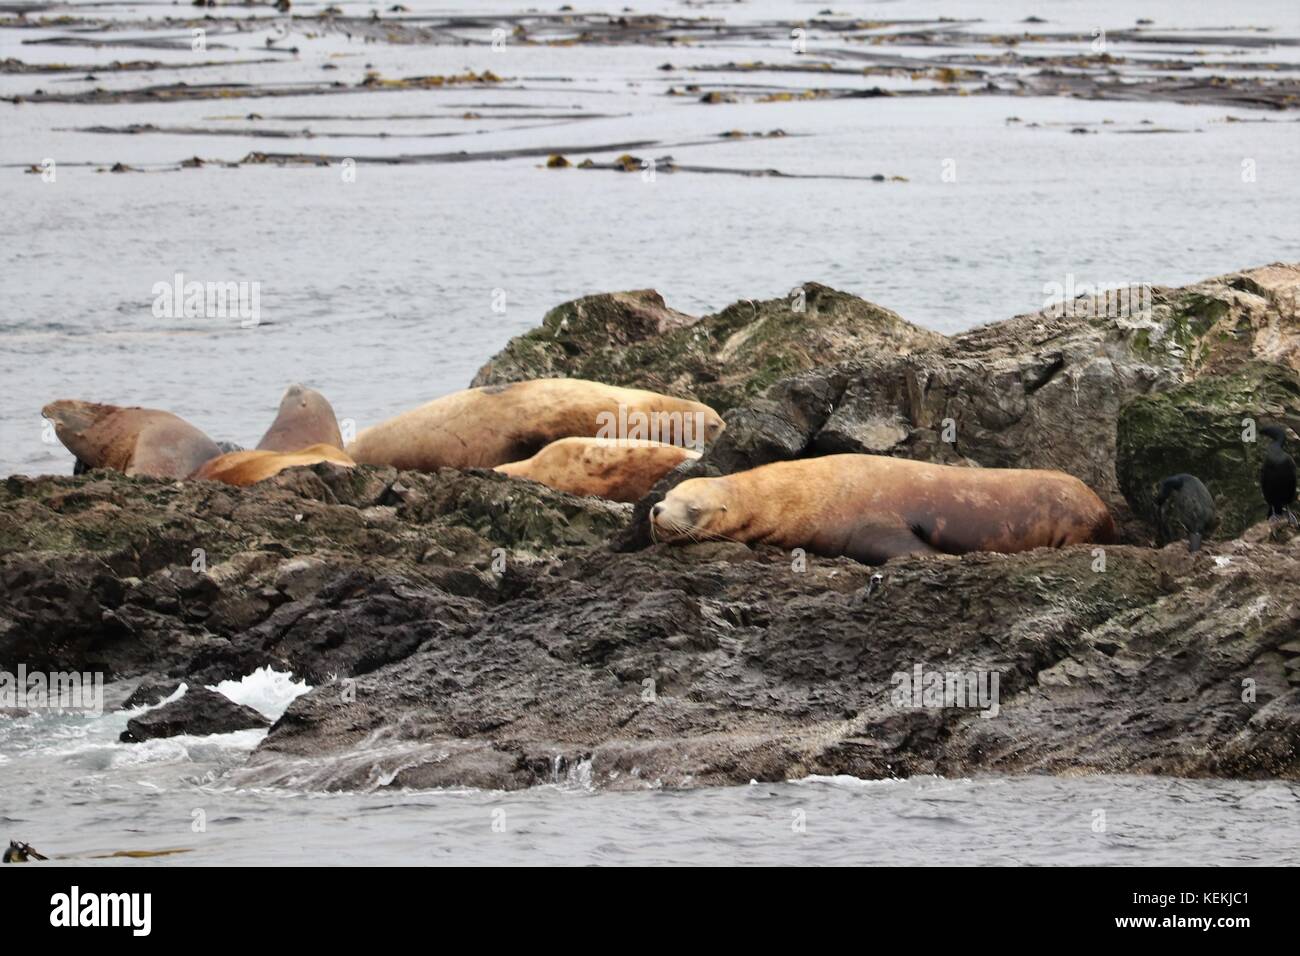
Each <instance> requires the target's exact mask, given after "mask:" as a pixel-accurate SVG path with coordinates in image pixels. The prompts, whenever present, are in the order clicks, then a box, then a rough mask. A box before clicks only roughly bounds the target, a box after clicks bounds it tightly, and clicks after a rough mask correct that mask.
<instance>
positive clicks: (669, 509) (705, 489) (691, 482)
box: [650, 478, 730, 541]
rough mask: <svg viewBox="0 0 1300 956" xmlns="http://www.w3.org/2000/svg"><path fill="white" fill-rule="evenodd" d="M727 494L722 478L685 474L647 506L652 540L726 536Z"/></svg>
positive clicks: (700, 538) (728, 501)
mask: <svg viewBox="0 0 1300 956" xmlns="http://www.w3.org/2000/svg"><path fill="white" fill-rule="evenodd" d="M729 504H730V495H729V494H728V490H727V483H726V481H725V480H724V479H721V478H688V479H687V480H686V481H683V482H682V483H681V484H680V485H678V486H677V487H676V488H674V489H673V490H672V491H670V492H668V494H667V495H665V496H664V500H663V501H661V502H659V503H658V504H657V505H655V506H654V507H653V508H651V509H650V537H651V538H652V539H654V540H655V541H676V540H679V539H681V538H688V539H690V540H693V541H701V540H704V539H707V538H725V537H727V533H726V532H727V529H728V527H729V519H730V512H729V507H728V506H729Z"/></svg>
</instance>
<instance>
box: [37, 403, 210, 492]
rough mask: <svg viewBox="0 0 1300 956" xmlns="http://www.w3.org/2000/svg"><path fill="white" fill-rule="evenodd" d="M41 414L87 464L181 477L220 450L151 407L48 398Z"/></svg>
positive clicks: (184, 423) (189, 427)
mask: <svg viewBox="0 0 1300 956" xmlns="http://www.w3.org/2000/svg"><path fill="white" fill-rule="evenodd" d="M41 414H42V415H44V416H45V417H46V418H48V419H49V420H50V421H52V422H54V431H55V433H56V434H57V435H58V436H59V441H61V442H63V444H64V445H65V446H66V447H67V449H68V450H69V451H70V452H72V453H73V454H74V455H76V456H77V458H78V459H79V460H80V461H82V462H84V463H85V464H86V465H87V466H89V467H91V468H115V469H117V470H118V471H124V472H126V473H127V474H128V475H150V476H152V477H155V478H185V477H187V476H188V475H189V474H191V473H192V472H193V471H194V469H196V468H198V467H199V466H200V465H202V464H203V463H204V462H205V461H209V460H211V459H213V458H216V457H217V456H218V455H220V454H221V449H220V448H218V447H217V444H216V442H214V441H213V440H212V439H211V438H209V437H208V436H207V435H205V434H203V432H201V431H199V429H197V428H195V427H194V426H193V425H191V424H190V423H189V422H187V421H185V420H184V419H183V418H179V417H177V416H176V415H173V414H172V413H171V412H164V411H159V410H158V409H155V408H136V407H129V408H126V407H123V406H121V405H100V404H97V403H95V402H79V401H74V400H65V401H58V402H51V403H50V404H48V405H46V406H45V407H44V408H43V409H41Z"/></svg>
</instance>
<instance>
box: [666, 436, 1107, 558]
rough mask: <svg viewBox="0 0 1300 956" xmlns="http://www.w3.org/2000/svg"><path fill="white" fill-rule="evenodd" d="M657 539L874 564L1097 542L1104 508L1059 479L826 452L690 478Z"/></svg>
mask: <svg viewBox="0 0 1300 956" xmlns="http://www.w3.org/2000/svg"><path fill="white" fill-rule="evenodd" d="M650 523H651V533H652V535H653V537H654V538H655V539H656V540H681V539H688V540H702V539H706V538H720V539H727V540H732V541H741V542H745V543H754V544H760V543H761V544H775V545H777V546H779V547H782V548H787V549H790V548H804V549H806V550H808V551H811V552H812V553H814V554H820V555H823V556H826V557H836V556H839V555H847V556H848V557H851V558H854V559H856V560H858V561H862V562H864V563H866V564H880V563H883V562H885V561H888V560H889V559H890V558H895V557H898V556H899V555H904V554H965V553H967V552H970V551H999V552H1003V553H1007V554H1010V553H1014V552H1016V551H1027V550H1029V549H1030V548H1041V547H1058V548H1059V547H1062V546H1064V545H1070V544H1083V543H1086V542H1108V541H1110V540H1112V538H1113V536H1114V524H1113V522H1112V520H1111V516H1110V512H1109V511H1107V510H1106V506H1105V505H1104V504H1103V503H1102V501H1101V499H1100V498H1098V497H1097V496H1096V495H1095V494H1094V493H1093V492H1092V490H1091V489H1089V488H1088V486H1087V485H1085V484H1084V483H1083V482H1081V481H1080V480H1079V479H1077V478H1074V477H1072V476H1070V475H1067V474H1064V473H1062V472H1059V471H1037V470H1018V469H1005V468H958V467H954V466H951V465H933V464H930V463H928V462H922V461H912V460H910V459H906V458H888V457H884V456H879V455H828V456H826V457H824V458H806V459H800V460H798V461H781V462H775V463H773V464H770V465H763V466H762V467H759V468H755V469H753V470H751V471H742V472H737V473H736V474H733V475H727V476H725V477H722V478H691V479H688V480H686V481H683V482H682V483H681V484H680V485H678V486H677V487H676V488H674V489H673V490H672V491H670V492H668V495H667V496H666V497H665V498H664V500H663V501H661V502H659V503H658V504H657V505H655V506H654V507H653V508H652V509H650Z"/></svg>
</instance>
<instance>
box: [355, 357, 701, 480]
mask: <svg viewBox="0 0 1300 956" xmlns="http://www.w3.org/2000/svg"><path fill="white" fill-rule="evenodd" d="M725 427H726V426H725V425H724V424H723V422H722V418H721V417H720V416H719V415H718V413H717V412H715V411H714V410H713V409H711V408H709V406H707V405H702V404H700V403H699V402H692V401H689V400H687V399H683V398H673V397H672V396H669V395H660V394H658V393H657V392H647V391H642V390H641V389H636V388H619V387H617V386H614V385H604V384H602V383H600V382H589V381H586V380H584V379H577V378H542V379H534V380H532V381H527V382H515V383H513V384H511V385H487V386H484V387H482V388H470V389H466V390H464V391H460V392H454V393H452V394H451V395H446V396H444V397H442V398H438V399H434V400H433V401H432V402H429V403H427V404H425V405H421V406H420V407H419V408H415V409H412V410H411V411H409V412H403V413H402V414H401V415H398V416H396V417H394V418H390V419H388V420H387V421H385V422H380V423H379V424H378V425H373V426H371V427H370V428H367V429H365V430H363V431H362V432H361V434H359V435H357V440H356V441H354V442H352V443H351V444H350V445H348V447H347V451H348V454H349V455H351V456H352V457H353V458H355V459H356V460H357V461H358V462H360V463H361V464H367V465H392V466H394V467H396V468H411V469H414V470H417V471H435V470H437V469H438V468H494V467H496V466H497V465H504V464H506V463H507V462H514V461H521V460H522V459H524V458H528V457H530V456H532V455H534V454H536V453H537V452H538V451H540V450H541V449H542V448H544V447H545V446H546V445H549V444H550V443H551V442H553V441H556V440H557V439H560V438H569V437H586V438H595V437H598V438H622V439H633V440H642V439H649V440H652V441H664V442H668V443H669V444H673V445H685V446H703V445H704V443H705V442H709V441H712V440H713V439H714V438H716V437H717V436H718V435H719V434H721V432H722V430H723V428H725Z"/></svg>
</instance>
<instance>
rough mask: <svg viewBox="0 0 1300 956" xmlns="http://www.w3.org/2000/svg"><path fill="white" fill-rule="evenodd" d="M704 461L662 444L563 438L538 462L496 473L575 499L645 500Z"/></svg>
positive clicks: (502, 467) (693, 453) (695, 454)
mask: <svg viewBox="0 0 1300 956" xmlns="http://www.w3.org/2000/svg"><path fill="white" fill-rule="evenodd" d="M699 457H700V453H699V452H698V451H693V450H692V449H690V448H683V447H681V446H680V445H669V444H667V443H665V442H658V441H630V440H629V441H619V440H618V439H615V438H561V439H560V440H559V441H553V442H551V443H550V444H549V445H547V446H546V447H545V448H543V449H542V450H541V451H539V452H538V453H537V454H536V455H533V457H532V458H526V459H524V460H523V461H513V462H510V463H509V464H508V465H498V466H497V467H496V470H497V471H499V472H501V473H502V474H505V475H511V476H513V477H515V478H531V479H532V480H533V481H538V482H541V483H542V484H544V485H547V486H548V487H551V488H555V489H556V490H558V491H567V492H568V493H569V494H571V495H594V496H595V497H597V498H609V499H610V500H611V501H640V500H641V499H642V498H644V497H645V496H646V494H647V493H648V492H649V491H650V489H651V488H653V487H654V486H655V483H656V482H657V481H658V480H659V479H660V478H662V477H663V476H664V475H666V474H668V472H670V471H672V470H673V469H674V468H676V467H677V466H678V465H680V464H681V463H682V462H684V461H687V460H689V459H693V458H699Z"/></svg>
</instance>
